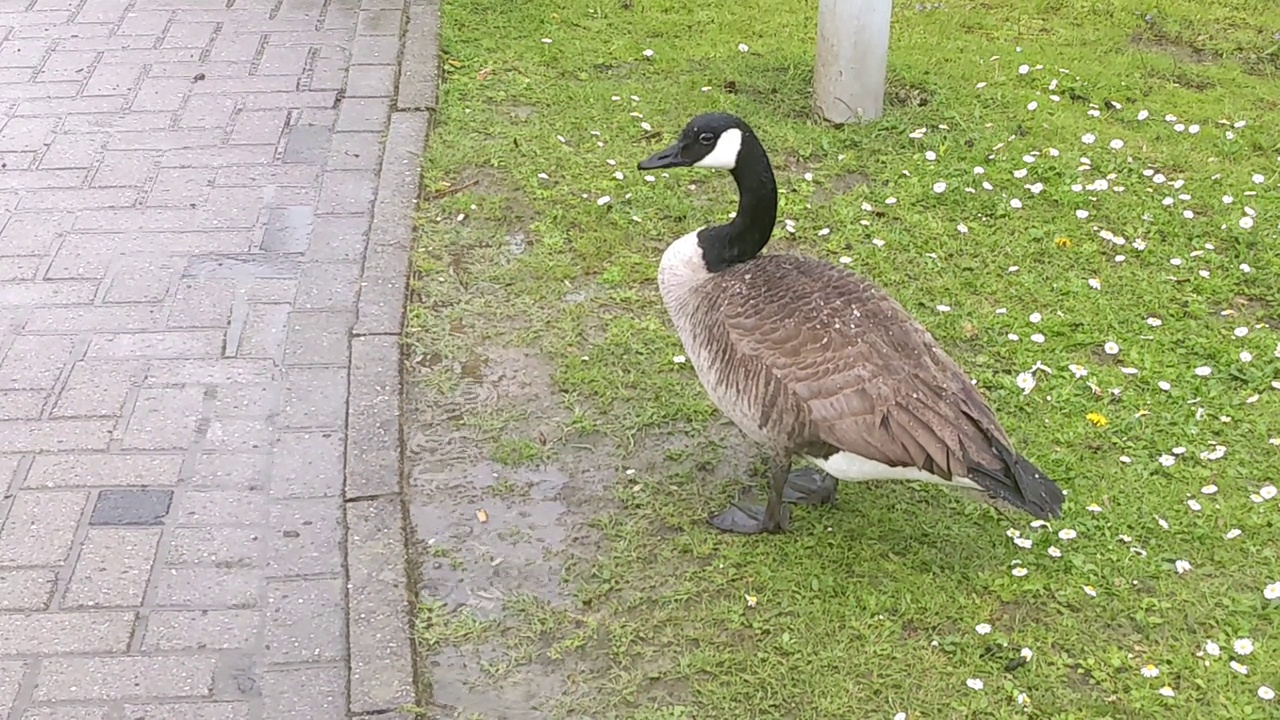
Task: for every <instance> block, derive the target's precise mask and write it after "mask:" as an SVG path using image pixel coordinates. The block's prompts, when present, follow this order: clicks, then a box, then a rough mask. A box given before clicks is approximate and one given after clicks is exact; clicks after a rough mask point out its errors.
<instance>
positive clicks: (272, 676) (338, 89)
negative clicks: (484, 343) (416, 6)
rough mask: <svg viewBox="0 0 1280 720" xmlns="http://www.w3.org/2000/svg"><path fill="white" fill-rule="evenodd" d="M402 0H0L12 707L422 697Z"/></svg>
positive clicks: (1, 312) (411, 155) (10, 715)
mask: <svg viewBox="0 0 1280 720" xmlns="http://www.w3.org/2000/svg"><path fill="white" fill-rule="evenodd" d="M410 11H411V8H406V5H405V3H404V2H403V0H0V228H2V229H0V491H3V496H2V499H0V720H55V719H65V720H71V719H74V720H144V719H147V720H179V719H183V720H188V719H198V720H249V719H251V718H252V719H267V720H291V719H293V718H297V719H298V720H328V719H329V718H346V717H349V714H350V713H352V712H354V713H355V714H357V715H361V716H375V717H390V716H391V714H393V713H394V712H395V710H396V708H397V707H398V705H399V704H400V703H404V702H409V701H411V700H412V688H411V684H410V683H411V678H410V677H407V673H408V672H409V671H410V669H409V662H408V652H407V636H406V635H405V630H404V624H405V620H406V615H407V613H406V611H405V607H401V606H407V593H405V592H404V578H403V575H404V573H403V567H404V565H403V558H402V557H400V556H399V553H400V551H402V550H403V547H402V540H401V538H402V536H403V528H402V527H401V525H400V523H401V520H400V518H399V509H398V506H397V505H396V504H395V500H396V499H397V497H398V496H397V493H398V487H399V486H398V483H399V479H398V477H397V476H396V473H397V472H398V454H397V449H398V445H397V444H396V443H397V442H398V437H396V435H397V434H398V426H397V425H396V422H397V410H398V393H399V384H398V382H399V381H398V375H397V369H398V366H397V354H396V347H397V346H396V334H397V333H398V332H399V318H400V317H401V313H402V312H403V310H402V308H400V306H399V303H400V302H402V297H398V294H399V295H400V296H402V290H403V282H404V272H405V267H406V265H407V252H408V250H407V245H408V238H407V230H406V229H405V228H406V226H404V224H403V223H404V222H405V221H406V220H404V219H401V220H400V221H399V222H398V223H397V222H396V217H395V216H396V214H398V213H399V214H403V215H405V216H406V218H407V216H408V214H409V211H411V209H412V202H411V199H412V193H414V192H416V177H417V167H416V160H417V152H418V151H420V149H421V143H422V136H423V134H425V129H426V119H425V113H422V112H418V113H416V114H415V113H409V114H407V115H405V116H404V117H403V118H398V119H394V120H393V114H397V115H400V114H402V113H396V110H397V109H404V103H403V102H401V103H399V105H397V102H396V92H397V79H398V65H397V60H398V57H399V55H400V52H401V50H400V43H401V26H402V23H403V21H404V20H405V19H406V17H407V16H408V15H409V14H411V12H410ZM429 22H430V23H431V28H432V30H434V18H431V19H430V20H429ZM430 42H431V43H434V40H430ZM431 47H432V50H431V52H428V53H426V55H429V56H431V57H430V58H429V60H430V62H434V45H432V46H431ZM420 50H421V48H420V47H419V48H418V51H420ZM418 51H415V52H418ZM405 54H406V57H408V55H409V51H408V50H407V49H406V51H405ZM419 54H421V53H420V52H419ZM414 72H418V73H420V74H421V73H423V72H424V70H423V66H416V67H415V68H414ZM425 72H426V74H428V75H430V74H431V73H432V72H433V71H432V70H431V69H430V68H427V69H426V71H425ZM400 82H401V83H402V82H403V80H401V81H400ZM433 87H434V85H432V88H433ZM416 89H417V90H420V89H421V88H416ZM430 96H431V98H432V100H431V102H434V99H433V98H434V92H431V93H430ZM388 128H390V130H388ZM389 134H390V135H391V136H393V137H396V138H399V142H400V143H401V150H400V151H399V154H398V155H394V156H393V153H392V152H391V150H390V149H389V150H388V151H387V153H385V155H386V157H384V153H383V143H384V138H385V137H387V136H388V135H389ZM415 134H416V136H415ZM415 144H416V146H415ZM389 147H390V146H389ZM388 167H390V169H391V170H392V171H394V173H393V174H392V175H391V178H390V180H388V172H387V171H388ZM380 182H381V185H380ZM388 182H390V185H391V187H392V190H393V191H394V192H392V193H391V196H390V197H385V195H386V193H379V188H380V187H383V188H385V187H387V185H388ZM406 198H409V201H406ZM375 207H377V208H379V209H378V210H377V211H376V212H375ZM375 215H377V216H378V217H380V218H381V220H380V221H379V222H381V223H382V224H383V225H385V226H386V228H383V229H381V230H380V229H379V227H378V226H377V223H376V222H375ZM371 223H375V227H374V228H373V230H372V232H371V228H370V226H371ZM387 228H390V229H387ZM397 228H398V229H397ZM371 235H372V236H374V240H373V241H372V244H369V243H370V240H369V238H370V236H371ZM379 238H383V239H381V240H380V239H379ZM362 273H363V274H362ZM362 285H367V286H370V287H371V288H372V289H371V290H369V291H368V297H362V296H361V287H362ZM366 303H368V308H367V309H366ZM357 320H359V322H360V323H361V324H362V325H367V326H368V328H369V329H368V331H367V333H366V334H361V333H362V331H361V330H360V329H359V328H357V331H356V333H355V336H354V339H353V333H352V328H353V326H354V325H356V323H357ZM353 347H354V354H355V355H356V363H355V364H354V365H353V364H352V356H353ZM357 375H359V377H357ZM349 382H350V384H351V402H350V403H348V384H349ZM388 398H390V400H388ZM349 415H350V417H351V422H352V423H353V424H352V425H351V426H350V428H349V426H348V422H349ZM349 435H350V436H351V437H352V438H358V440H359V442H358V445H357V446H355V447H354V448H353V449H354V451H355V452H354V454H352V455H351V456H350V458H349V457H348V453H347V442H348V436H349ZM379 443H381V444H379ZM371 448H372V449H371ZM352 472H357V473H359V474H360V478H359V480H358V488H357V490H358V491H353V490H352V488H351V487H347V485H346V480H347V477H348V476H349V475H350V474H351V473H352ZM348 540H351V541H352V542H353V545H352V546H351V547H350V548H347V546H346V543H347V541H348ZM366 540H367V541H369V542H372V543H375V544H366V545H356V544H354V543H357V542H365V541H366ZM379 543H380V544H379ZM398 544H399V545H398ZM348 553H349V557H350V559H351V563H352V567H351V568H350V580H351V585H350V592H348V572H347V567H346V565H345V559H346V558H347V557H348ZM397 573H399V575H398V576H397ZM348 603H359V604H360V605H359V606H358V607H359V608H360V609H359V610H358V611H356V610H353V611H351V613H350V616H351V618H352V623H353V626H354V624H355V623H357V622H359V623H364V624H365V625H362V626H361V627H360V628H358V629H353V630H352V631H351V639H350V640H349V639H348V626H347V623H348V616H349V612H348ZM397 603H399V605H400V606H398V605H397ZM353 607H356V606H355V605H353ZM366 636H369V637H372V638H374V639H375V640H376V641H377V644H376V645H374V646H372V647H371V646H370V642H371V641H370V640H362V638H365V637H366ZM384 652H385V653H390V655H388V657H391V660H390V661H387V660H385V658H383V656H382V655H381V654H380V653H384ZM349 661H350V662H352V663H354V670H350V669H349V667H348V663H349ZM357 661H358V662H357ZM388 663H389V664H388ZM349 683H350V686H349ZM379 713H383V714H381V715H379Z"/></svg>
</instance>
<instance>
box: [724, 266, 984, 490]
mask: <svg viewBox="0 0 1280 720" xmlns="http://www.w3.org/2000/svg"><path fill="white" fill-rule="evenodd" d="M721 281H722V282H723V283H724V286H723V287H724V290H725V292H724V294H723V295H722V298H723V301H724V302H723V305H722V306H721V311H722V316H723V318H724V322H725V325H726V326H727V328H728V332H729V335H730V337H731V341H732V342H733V344H734V345H735V347H736V348H737V349H738V351H739V352H741V353H742V354H743V355H746V356H749V357H752V358H755V359H756V360H757V361H759V362H762V363H764V364H765V365H766V366H768V367H769V368H770V369H772V371H773V372H774V373H775V374H776V375H777V376H778V377H779V379H781V380H782V381H783V382H784V383H785V384H786V385H787V386H788V387H789V388H791V390H792V391H793V392H794V393H795V394H796V395H797V396H798V398H799V399H800V400H801V401H802V402H804V403H806V404H807V406H808V407H809V410H810V413H811V421H812V422H811V426H812V428H813V432H815V433H816V434H817V435H818V437H816V438H811V439H810V440H811V441H822V442H825V443H828V444H830V445H834V446H835V447H837V448H839V449H841V450H845V451H848V452H854V453H857V454H858V455H861V456H863V457H866V458H869V459H872V460H876V461H879V462H882V463H884V464H886V465H890V466H897V467H903V466H915V467H918V468H921V469H924V470H926V471H928V472H931V473H934V474H936V475H938V476H939V477H942V478H944V479H950V478H951V477H952V476H960V477H964V476H967V475H969V468H968V464H969V463H974V464H977V465H980V466H983V467H985V468H988V469H991V470H996V471H999V470H1003V469H1004V467H1005V463H1004V462H1003V461H1002V460H1001V458H999V457H997V456H996V454H995V452H994V451H993V448H992V441H993V440H994V441H995V442H997V443H999V444H1002V445H1005V446H1006V447H1007V445H1008V440H1007V438H1006V436H1005V433H1004V431H1003V430H1002V429H1001V428H1000V425H999V422H998V421H997V420H996V418H995V415H994V413H992V411H991V409H990V407H989V406H988V405H987V404H986V402H985V401H984V400H983V399H982V396H981V395H979V394H978V392H977V390H976V389H975V388H974V387H973V385H972V384H970V382H969V380H968V379H967V378H966V377H965V375H964V373H963V372H962V371H961V370H960V368H959V366H958V365H956V363H955V362H954V361H952V360H951V358H950V357H948V356H947V355H946V353H945V352H944V351H943V350H942V348H941V346H940V345H938V343H937V341H935V340H934V339H933V337H932V336H930V335H929V333H928V331H926V330H925V329H924V328H923V327H922V326H921V325H919V324H918V323H917V322H916V321H915V319H914V318H912V317H911V315H910V314H909V313H908V312H907V311H906V310H905V309H904V308H903V307H902V306H901V305H899V304H898V303H897V302H896V301H894V300H893V298H891V297H889V295H887V294H886V293H884V292H883V291H882V290H880V289H879V288H877V287H875V286H874V285H873V284H871V283H870V282H868V281H867V280H864V279H862V278H860V277H858V276H856V275H854V274H853V273H850V272H848V271H846V270H844V269H842V268H839V267H836V266H833V265H830V264H828V263H825V262H822V261H819V260H815V259H812V258H805V257H800V256H794V255H782V254H779V255H766V256H762V257H760V258H758V259H756V260H754V261H752V262H749V263H744V264H742V265H740V266H736V267H734V268H731V269H729V270H726V271H724V272H723V273H722V278H721ZM761 288H768V289H769V292H767V293H765V292H759V290H760V289H761Z"/></svg>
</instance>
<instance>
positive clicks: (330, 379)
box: [277, 367, 347, 430]
mask: <svg viewBox="0 0 1280 720" xmlns="http://www.w3.org/2000/svg"><path fill="white" fill-rule="evenodd" d="M284 375H285V381H284V400H283V401H282V403H281V408H280V416H279V418H278V419H277V422H278V423H279V426H280V427H281V428H316V429H328V430H333V429H338V428H341V427H344V426H345V425H346V415H347V412H346V409H347V368H346V367H289V368H285V371H284Z"/></svg>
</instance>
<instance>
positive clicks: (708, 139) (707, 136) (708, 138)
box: [698, 133, 716, 145]
mask: <svg viewBox="0 0 1280 720" xmlns="http://www.w3.org/2000/svg"><path fill="white" fill-rule="evenodd" d="M715 139H716V136H715V135H712V134H711V133H702V134H701V135H699V136H698V142H700V143H702V144H703V145H710V144H711V143H712V142H715Z"/></svg>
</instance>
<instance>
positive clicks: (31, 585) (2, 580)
mask: <svg viewBox="0 0 1280 720" xmlns="http://www.w3.org/2000/svg"><path fill="white" fill-rule="evenodd" d="M57 582H58V572H57V571H56V570H52V569H44V568H31V569H25V570H13V569H0V610H48V609H49V603H50V601H51V600H52V599H53V591H54V586H55V585H56V584H57Z"/></svg>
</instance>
